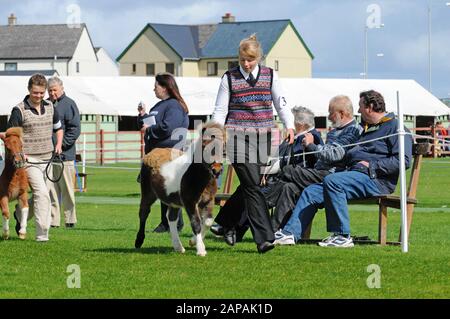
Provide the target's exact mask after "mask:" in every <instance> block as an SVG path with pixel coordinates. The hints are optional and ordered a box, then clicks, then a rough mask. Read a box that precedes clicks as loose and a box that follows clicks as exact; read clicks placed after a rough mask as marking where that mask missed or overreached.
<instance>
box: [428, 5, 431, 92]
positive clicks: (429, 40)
mask: <svg viewBox="0 0 450 319" xmlns="http://www.w3.org/2000/svg"><path fill="white" fill-rule="evenodd" d="M428 91H430V93H431V6H430V4H428Z"/></svg>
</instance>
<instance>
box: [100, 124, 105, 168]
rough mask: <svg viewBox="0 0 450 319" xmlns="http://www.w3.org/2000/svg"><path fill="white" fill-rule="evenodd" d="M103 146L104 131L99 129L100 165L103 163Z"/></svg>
mask: <svg viewBox="0 0 450 319" xmlns="http://www.w3.org/2000/svg"><path fill="white" fill-rule="evenodd" d="M104 147H105V132H104V131H103V129H101V130H100V165H103V164H105V159H104V156H103V155H104V153H103V149H104Z"/></svg>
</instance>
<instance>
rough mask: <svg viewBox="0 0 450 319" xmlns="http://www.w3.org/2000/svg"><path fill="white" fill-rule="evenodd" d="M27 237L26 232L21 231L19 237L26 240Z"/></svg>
mask: <svg viewBox="0 0 450 319" xmlns="http://www.w3.org/2000/svg"><path fill="white" fill-rule="evenodd" d="M26 238H27V234H26V233H19V239H22V240H25V239H26Z"/></svg>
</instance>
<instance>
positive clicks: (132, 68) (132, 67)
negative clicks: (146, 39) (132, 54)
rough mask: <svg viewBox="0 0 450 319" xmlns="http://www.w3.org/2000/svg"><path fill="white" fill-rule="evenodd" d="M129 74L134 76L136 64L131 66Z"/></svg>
mask: <svg viewBox="0 0 450 319" xmlns="http://www.w3.org/2000/svg"><path fill="white" fill-rule="evenodd" d="M131 73H132V74H136V63H133V64H132V65H131Z"/></svg>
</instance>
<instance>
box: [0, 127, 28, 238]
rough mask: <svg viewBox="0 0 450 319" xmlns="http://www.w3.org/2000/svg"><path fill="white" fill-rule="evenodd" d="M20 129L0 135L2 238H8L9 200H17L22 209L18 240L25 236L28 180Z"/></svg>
mask: <svg viewBox="0 0 450 319" xmlns="http://www.w3.org/2000/svg"><path fill="white" fill-rule="evenodd" d="M22 134H23V132H22V128H20V127H12V128H9V129H8V130H7V131H6V134H5V135H3V134H1V135H0V138H1V139H2V140H3V142H4V144H5V168H4V169H3V172H2V175H1V176H0V208H1V210H2V212H3V238H4V239H8V238H9V219H10V213H9V207H8V203H9V201H11V200H14V199H18V200H19V206H20V208H21V209H22V220H23V219H25V222H23V223H22V222H21V223H20V225H21V226H22V228H19V227H20V226H16V232H17V234H18V235H19V238H20V239H25V236H26V220H27V216H28V178H27V173H26V171H25V168H24V165H25V156H24V154H23V148H22V145H23V143H22Z"/></svg>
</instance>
